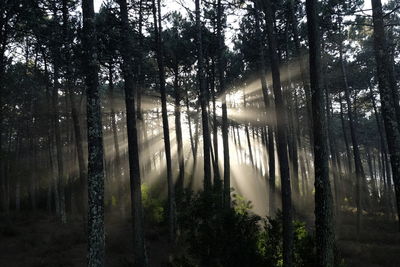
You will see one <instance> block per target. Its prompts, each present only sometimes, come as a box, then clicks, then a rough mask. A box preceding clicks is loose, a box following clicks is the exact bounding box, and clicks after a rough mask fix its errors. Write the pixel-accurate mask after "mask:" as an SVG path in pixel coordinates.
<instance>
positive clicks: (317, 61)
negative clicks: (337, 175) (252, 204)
mask: <svg viewBox="0 0 400 267" xmlns="http://www.w3.org/2000/svg"><path fill="white" fill-rule="evenodd" d="M317 4H318V1H317V0H307V2H306V11H307V26H308V42H309V46H310V85H311V98H312V115H313V137H314V166H315V229H316V246H317V253H316V255H317V264H318V266H334V265H333V243H334V234H333V218H332V214H333V212H332V193H331V187H330V182H329V165H328V143H327V132H326V120H325V112H324V96H323V95H324V94H323V89H322V86H321V76H322V75H321V74H322V73H321V44H320V34H319V23H318V18H317V14H318V8H317Z"/></svg>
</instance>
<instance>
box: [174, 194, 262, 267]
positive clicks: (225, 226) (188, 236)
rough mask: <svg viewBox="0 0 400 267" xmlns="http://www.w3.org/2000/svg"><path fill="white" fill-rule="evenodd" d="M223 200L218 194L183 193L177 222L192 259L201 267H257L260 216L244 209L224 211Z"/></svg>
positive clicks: (259, 257) (258, 260) (259, 259)
mask: <svg viewBox="0 0 400 267" xmlns="http://www.w3.org/2000/svg"><path fill="white" fill-rule="evenodd" d="M220 200H221V198H220V195H218V194H205V193H199V194H193V193H192V192H190V191H186V192H185V193H184V195H183V197H182V199H181V203H179V205H178V207H179V209H178V211H179V213H178V223H179V226H180V228H181V230H182V232H183V234H184V237H185V240H186V241H187V242H188V246H189V248H188V253H189V255H190V257H193V258H195V259H196V260H197V261H198V265H200V266H258V265H259V264H260V263H261V255H260V253H259V250H258V249H257V243H258V239H259V231H260V227H259V225H258V222H259V221H260V217H258V216H256V215H253V214H250V213H249V212H248V211H247V210H246V209H244V208H242V209H240V211H241V212H242V213H238V212H236V211H235V209H234V208H232V209H228V210H226V209H223V208H222V207H221V206H220V205H219V203H220ZM183 207H184V208H183Z"/></svg>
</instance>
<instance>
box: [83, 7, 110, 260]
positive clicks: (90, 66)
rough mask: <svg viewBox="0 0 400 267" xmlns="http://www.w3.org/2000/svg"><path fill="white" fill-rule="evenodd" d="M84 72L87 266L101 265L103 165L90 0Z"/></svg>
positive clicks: (86, 9)
mask: <svg viewBox="0 0 400 267" xmlns="http://www.w3.org/2000/svg"><path fill="white" fill-rule="evenodd" d="M82 11H83V40H82V43H83V47H84V52H85V54H84V73H85V85H86V101H87V102H86V112H87V115H86V116H87V135H88V136H87V142H88V208H89V212H88V256H87V259H88V266H89V267H102V266H104V264H105V261H104V254H105V253H104V252H105V251H104V250H105V249H104V247H105V234H104V166H103V131H102V121H101V103H100V92H99V89H98V71H99V63H98V59H97V53H96V35H95V34H96V33H95V23H94V6H93V0H83V1H82Z"/></svg>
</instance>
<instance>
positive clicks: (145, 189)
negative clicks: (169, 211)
mask: <svg viewBox="0 0 400 267" xmlns="http://www.w3.org/2000/svg"><path fill="white" fill-rule="evenodd" d="M141 189H142V204H143V210H144V214H145V220H146V221H147V222H149V223H150V224H160V223H162V222H164V218H165V217H164V208H163V203H162V201H161V200H159V199H157V198H154V197H152V196H151V194H150V189H149V186H148V185H146V184H142V187H141Z"/></svg>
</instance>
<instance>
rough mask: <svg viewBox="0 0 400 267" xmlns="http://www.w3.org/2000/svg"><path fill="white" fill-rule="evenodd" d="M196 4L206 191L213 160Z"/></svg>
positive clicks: (199, 20)
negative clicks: (211, 158) (211, 159)
mask: <svg viewBox="0 0 400 267" xmlns="http://www.w3.org/2000/svg"><path fill="white" fill-rule="evenodd" d="M195 6H196V12H195V13H196V29H197V35H196V46H197V61H198V62H197V76H198V80H199V83H198V84H199V92H200V106H201V122H202V126H203V157H204V191H205V192H206V193H208V192H210V191H211V161H210V157H211V154H210V147H211V138H210V131H209V125H208V112H207V106H208V105H207V99H208V92H207V88H206V86H205V83H204V82H205V81H204V67H203V65H204V62H203V61H204V59H203V48H202V46H203V44H202V25H201V18H200V13H201V11H200V0H195Z"/></svg>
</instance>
